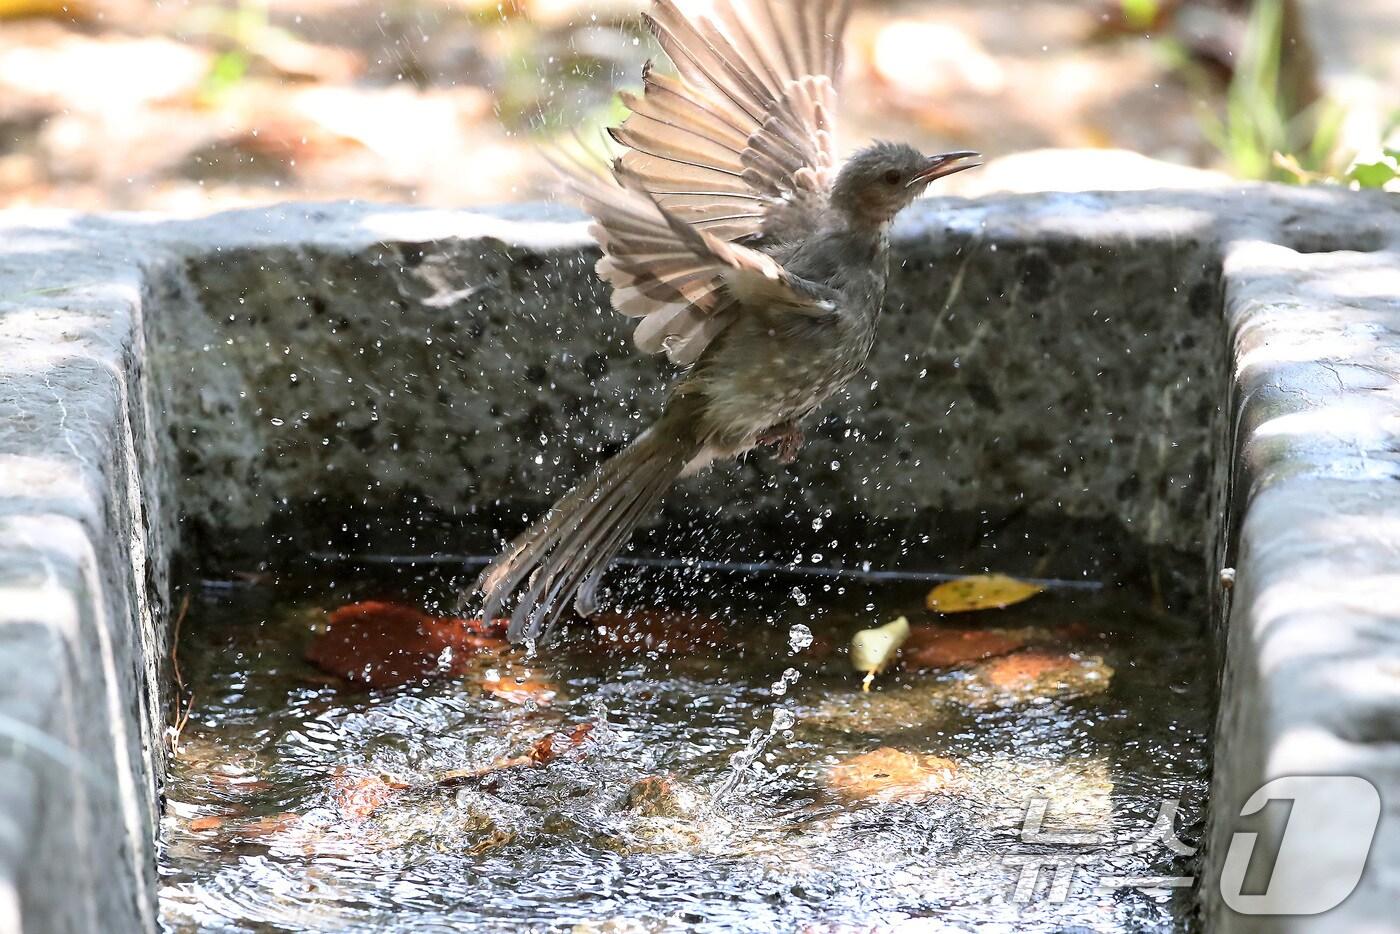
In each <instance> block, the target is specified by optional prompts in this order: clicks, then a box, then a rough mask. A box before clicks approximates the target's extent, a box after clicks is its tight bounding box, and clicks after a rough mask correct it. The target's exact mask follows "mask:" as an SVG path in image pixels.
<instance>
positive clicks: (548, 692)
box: [481, 669, 559, 706]
mask: <svg viewBox="0 0 1400 934" xmlns="http://www.w3.org/2000/svg"><path fill="white" fill-rule="evenodd" d="M481 689H482V690H483V691H485V692H486V693H488V694H490V695H491V696H492V697H498V698H500V699H501V700H503V701H508V702H510V703H512V704H526V703H530V702H532V701H533V702H534V703H535V704H537V705H539V706H548V705H549V704H551V703H553V701H554V698H555V697H557V696H558V695H559V688H558V686H557V685H556V684H554V682H552V681H548V680H546V679H545V678H543V677H542V676H540V675H538V674H536V673H535V672H532V671H530V670H528V669H527V670H525V671H522V672H521V673H519V674H515V675H508V676H505V677H495V678H492V677H488V678H485V679H483V680H482V682H481Z"/></svg>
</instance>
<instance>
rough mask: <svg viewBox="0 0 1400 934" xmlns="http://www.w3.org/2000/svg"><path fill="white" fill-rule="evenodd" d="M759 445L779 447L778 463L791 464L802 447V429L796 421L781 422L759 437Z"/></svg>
mask: <svg viewBox="0 0 1400 934" xmlns="http://www.w3.org/2000/svg"><path fill="white" fill-rule="evenodd" d="M758 443H759V444H773V445H777V448H778V463H780V464H791V463H792V462H793V461H795V460H797V452H798V450H799V449H800V448H801V447H802V429H801V428H800V427H798V424H797V422H796V421H793V420H789V421H786V422H781V423H779V424H777V425H774V426H773V427H772V428H769V429H768V430H767V431H765V432H764V433H763V434H761V435H759V436H758Z"/></svg>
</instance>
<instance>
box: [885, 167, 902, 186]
mask: <svg viewBox="0 0 1400 934" xmlns="http://www.w3.org/2000/svg"><path fill="white" fill-rule="evenodd" d="M901 177H902V176H901V175H900V174H899V169H890V170H889V171H888V172H886V173H885V184H887V185H898V184H899V180H900V178H901Z"/></svg>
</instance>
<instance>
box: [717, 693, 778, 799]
mask: <svg viewBox="0 0 1400 934" xmlns="http://www.w3.org/2000/svg"><path fill="white" fill-rule="evenodd" d="M789 670H790V669H789ZM796 725H797V716H796V714H794V713H793V712H792V711H790V710H788V709H787V708H785V707H774V708H773V719H772V721H771V722H770V723H769V724H768V729H766V730H765V729H763V728H761V727H754V728H753V729H752V730H751V731H749V740H748V742H747V743H745V744H744V748H743V749H741V750H739V751H738V752H736V753H734V754H733V755H732V756H730V757H729V774H728V775H726V776H725V777H724V780H723V781H721V782H720V783H719V786H718V787H716V788H715V790H714V793H713V794H711V795H710V803H709V810H710V811H712V812H722V811H723V809H724V806H725V804H726V803H727V802H728V801H729V800H730V799H731V798H733V797H734V795H735V794H737V793H738V791H739V789H740V788H741V787H742V786H743V783H744V781H745V779H747V778H748V776H749V770H750V769H751V768H752V766H753V764H754V763H755V762H757V761H758V757H759V756H761V755H763V751H764V750H765V749H767V748H768V744H769V743H771V742H772V741H773V737H774V736H777V735H778V734H779V733H781V732H783V731H785V730H790V729H792V728H793V727H794V726H796Z"/></svg>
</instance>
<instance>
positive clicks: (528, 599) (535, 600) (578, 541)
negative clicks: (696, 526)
mask: <svg viewBox="0 0 1400 934" xmlns="http://www.w3.org/2000/svg"><path fill="white" fill-rule="evenodd" d="M680 422H681V420H680V419H676V418H667V417H663V418H662V420H661V421H660V422H658V423H657V424H656V425H653V426H652V427H651V428H649V429H647V430H646V431H644V432H643V433H642V434H640V435H638V436H637V438H636V439H635V440H633V441H632V443H631V444H629V445H628V446H627V447H625V448H623V449H622V450H621V451H619V452H618V453H617V454H615V455H614V456H613V457H612V458H610V459H609V460H607V461H606V462H604V463H603V464H602V466H600V467H599V468H598V469H597V470H596V471H595V472H594V473H593V474H592V475H591V476H590V477H588V479H586V480H584V481H583V482H582V483H580V484H579V485H578V486H577V487H575V488H574V489H573V490H572V491H570V492H569V493H568V494H567V495H565V496H564V498H563V499H561V500H559V502H557V503H555V504H554V506H553V507H551V508H550V510H549V512H547V513H545V514H544V516H542V517H541V518H540V519H539V520H538V521H536V522H535V523H534V524H533V525H532V526H530V528H528V529H526V530H525V531H524V532H523V533H521V535H520V536H518V537H517V538H516V539H515V541H513V542H511V544H510V546H509V547H507V548H506V550H505V551H504V552H502V553H501V555H500V557H498V558H496V560H495V561H493V562H492V563H491V564H490V565H489V566H488V567H487V568H486V569H485V570H484V571H482V572H481V576H480V577H479V578H477V582H476V590H477V591H478V592H480V593H481V594H482V595H483V604H482V617H483V618H484V619H495V618H496V617H497V616H498V615H500V613H501V611H502V609H503V608H504V607H505V605H506V603H507V601H509V600H510V598H511V596H512V595H513V594H516V593H517V592H518V593H519V596H518V599H517V600H516V601H515V606H514V609H513V611H512V612H511V617H510V627H509V635H510V638H511V640H512V641H524V640H529V639H538V638H539V637H540V635H541V633H542V632H544V631H545V630H547V629H548V628H551V627H552V626H553V625H554V623H555V622H556V621H557V620H558V619H559V617H560V615H561V614H562V613H563V612H564V610H565V608H566V607H567V606H568V604H569V601H570V599H571V598H574V603H575V605H576V606H577V607H578V609H579V611H580V612H581V613H583V614H585V615H587V614H589V613H591V612H592V611H593V609H594V608H595V606H596V603H597V589H598V584H599V582H600V581H601V579H602V576H603V572H604V571H605V570H606V568H607V565H608V563H609V562H610V561H611V560H612V559H613V557H614V556H615V555H616V554H617V553H618V552H619V551H620V550H621V549H622V547H623V546H624V545H625V544H626V543H627V540H628V538H630V537H631V534H632V531H633V530H634V529H635V528H636V527H637V525H638V524H640V523H641V522H642V521H644V520H645V519H646V518H647V517H648V516H649V515H650V514H651V513H652V512H654V511H655V510H656V508H657V507H658V506H659V505H660V503H661V499H662V497H664V496H665V494H666V490H667V489H669V488H670V486H671V484H672V483H673V482H674V481H675V480H676V478H677V477H679V476H680V475H681V472H682V471H683V470H684V469H685V466H686V464H687V463H689V462H690V461H691V460H692V459H693V458H694V457H695V456H696V455H697V454H698V453H699V451H700V448H701V445H700V444H699V443H698V442H696V441H694V440H692V439H691V438H690V437H689V434H688V433H687V432H685V431H684V430H678V428H679V423H680Z"/></svg>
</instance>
